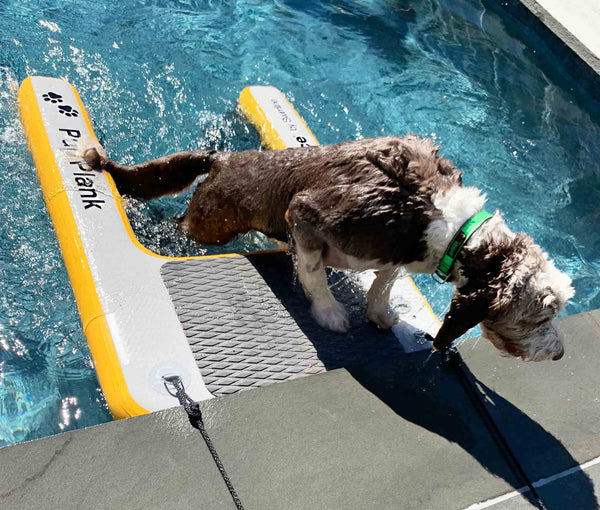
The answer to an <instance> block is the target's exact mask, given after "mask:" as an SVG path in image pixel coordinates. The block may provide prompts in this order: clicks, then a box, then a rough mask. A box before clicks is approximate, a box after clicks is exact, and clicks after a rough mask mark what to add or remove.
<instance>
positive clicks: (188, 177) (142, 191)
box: [83, 148, 216, 198]
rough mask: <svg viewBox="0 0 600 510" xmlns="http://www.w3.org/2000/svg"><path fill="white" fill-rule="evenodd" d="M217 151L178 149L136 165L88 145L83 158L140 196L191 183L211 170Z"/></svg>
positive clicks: (126, 190) (157, 194) (120, 187)
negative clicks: (102, 152)
mask: <svg viewBox="0 0 600 510" xmlns="http://www.w3.org/2000/svg"><path fill="white" fill-rule="evenodd" d="M215 154H216V151H189V152H177V153H175V154H171V155H170V156H165V157H163V158H158V159H153V160H151V161H146V162H145V163H140V164H137V165H133V166H122V165H119V164H117V163H115V162H114V161H111V160H110V159H107V158H106V157H104V156H102V155H101V154H100V153H99V152H98V151H97V150H96V149H95V148H91V149H87V150H86V151H84V153H83V159H84V160H85V162H86V163H87V165H88V166H89V167H90V168H91V169H92V170H98V171H100V170H106V171H107V172H108V173H109V174H110V175H111V176H112V178H113V179H114V180H115V184H116V185H117V188H118V190H119V192H120V193H123V194H125V195H130V196H132V197H137V198H157V197H160V196H163V195H168V194H170V193H177V192H178V191H182V190H184V189H186V188H187V187H189V186H191V185H192V183H193V182H194V181H195V180H196V177H198V176H199V175H201V174H205V173H208V172H209V171H210V168H211V166H212V163H213V157H214V155H215Z"/></svg>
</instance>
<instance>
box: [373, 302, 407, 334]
mask: <svg viewBox="0 0 600 510" xmlns="http://www.w3.org/2000/svg"><path fill="white" fill-rule="evenodd" d="M367 319H369V320H370V321H371V322H374V323H375V324H376V325H377V326H378V327H380V328H381V329H390V328H391V327H392V326H394V325H396V324H398V322H400V313H399V312H398V311H397V310H394V309H393V308H392V307H391V306H388V305H386V306H384V307H378V306H368V305H367Z"/></svg>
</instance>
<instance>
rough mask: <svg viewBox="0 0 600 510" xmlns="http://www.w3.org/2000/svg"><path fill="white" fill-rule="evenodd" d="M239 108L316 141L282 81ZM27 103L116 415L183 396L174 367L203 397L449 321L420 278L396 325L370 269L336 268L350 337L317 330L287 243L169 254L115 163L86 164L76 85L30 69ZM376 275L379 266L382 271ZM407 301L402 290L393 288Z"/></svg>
mask: <svg viewBox="0 0 600 510" xmlns="http://www.w3.org/2000/svg"><path fill="white" fill-rule="evenodd" d="M239 103H240V109H241V111H242V112H243V113H244V115H245V116H246V117H247V118H248V119H249V121H250V122H251V123H252V124H254V126H255V127H256V128H257V129H258V131H259V132H260V134H261V138H262V141H263V144H264V145H265V146H266V147H268V148H270V149H283V148H286V147H294V146H296V147H297V146H305V145H317V144H318V142H317V140H316V138H315V137H314V135H313V134H312V133H311V132H310V129H309V128H308V127H307V126H306V124H305V123H304V121H303V120H302V119H301V118H300V116H299V115H298V114H297V113H296V111H295V110H294V109H293V107H292V106H291V105H290V103H289V102H288V101H287V100H286V98H285V96H284V95H283V94H282V93H281V92H279V91H278V90H277V89H275V88H273V87H249V88H246V89H245V90H243V91H242V93H241V95H240V98H239ZM19 105H20V111H21V117H22V121H23V125H24V128H25V133H26V136H27V140H28V143H29V148H30V150H31V153H32V155H33V159H34V163H35V166H36V169H37V173H38V177H39V180H40V184H41V188H42V191H43V194H44V199H45V202H46V205H47V209H48V212H49V214H50V216H51V218H52V221H53V224H54V228H55V230H56V235H57V237H58V241H59V244H60V248H61V251H62V254H63V257H64V260H65V265H66V267H67V271H68V274H69V278H70V280H71V284H72V286H73V292H74V295H75V299H76V302H77V306H78V308H79V312H80V315H81V321H82V324H83V331H84V334H85V336H86V339H87V342H88V344H89V348H90V351H91V354H92V358H93V361H94V365H95V369H96V372H97V374H98V379H99V382H100V385H101V386H102V390H103V392H104V395H105V398H106V401H107V403H108V406H109V409H110V411H111V412H112V414H113V416H114V417H115V418H123V417H128V416H135V415H139V414H143V413H147V412H150V411H156V410H160V409H165V408H169V407H173V406H174V405H177V401H176V399H174V398H173V396H172V395H170V394H169V393H168V391H167V388H166V387H165V384H164V380H163V377H166V376H179V377H180V378H181V380H182V382H183V384H184V386H185V388H186V391H187V392H188V393H189V395H190V396H191V397H192V398H193V399H195V400H197V401H200V400H205V399H208V398H211V397H212V396H214V395H223V394H228V393H234V392H237V391H239V390H242V389H248V388H255V387H259V386H263V385H266V384H271V383H274V382H279V381H285V380H288V379H292V378H297V377H301V376H304V375H309V374H315V373H319V372H322V371H325V370H331V369H333V368H338V367H344V366H349V365H351V364H353V363H357V362H359V361H361V360H364V359H365V358H369V357H372V356H375V355H382V354H383V355H385V354H386V352H387V351H390V352H391V351H397V350H399V349H400V350H404V351H410V350H417V349H423V348H430V345H431V344H430V343H428V342H426V341H425V340H424V339H423V337H422V334H421V336H419V334H420V331H421V330H424V331H427V332H429V333H435V331H436V330H437V328H438V322H437V319H436V318H435V316H434V315H433V313H432V312H431V310H430V308H429V306H428V305H427V303H426V302H425V301H424V299H423V297H422V296H421V295H420V294H419V292H418V290H417V289H416V287H415V286H414V284H413V283H412V281H411V280H410V279H409V278H404V279H401V280H399V281H398V282H397V284H396V285H395V287H394V296H401V301H402V305H401V306H402V310H403V319H405V320H406V322H405V323H402V324H400V325H397V326H395V327H394V328H393V331H392V332H384V331H381V330H378V329H377V328H376V327H374V326H373V325H372V324H370V323H369V322H368V321H367V320H366V319H365V316H364V306H365V304H364V291H362V290H361V285H362V282H361V280H360V278H362V279H368V278H370V276H369V274H366V275H361V276H360V277H359V276H352V275H351V276H348V275H346V274H344V273H341V272H331V274H330V275H329V276H330V284H331V285H332V288H333V291H334V294H336V297H337V298H338V299H339V300H340V301H342V302H343V303H344V304H345V305H346V307H347V308H348V310H349V311H350V316H351V329H350V332H349V333H348V334H346V335H339V334H334V333H330V332H328V331H325V330H323V329H321V328H319V327H318V326H317V325H316V324H315V323H314V321H313V319H312V318H311V317H310V313H309V311H308V304H307V302H306V298H305V297H304V296H303V293H302V290H301V289H300V288H299V286H298V284H297V283H295V278H294V273H293V267H292V262H291V257H289V256H288V255H287V254H285V253H284V252H276V253H262V254H261V253H254V254H246V255H241V254H226V255H216V256H202V257H183V258H170V257H163V256H159V255H156V254H155V253H152V252H150V251H149V250H147V249H146V248H144V247H143V246H142V245H140V243H139V242H138V241H137V239H136V238H135V236H134V234H133V231H132V229H131V226H130V225H129V222H128V220H127V217H126V214H125V211H124V208H123V200H122V198H121V197H120V195H119V193H118V192H117V189H116V187H115V185H114V182H113V181H112V179H111V178H110V176H109V175H107V174H102V173H96V172H90V171H88V170H86V168H85V167H84V165H83V164H82V162H81V158H80V148H79V142H80V141H81V140H86V139H92V140H94V141H95V142H96V143H97V140H96V138H95V136H94V132H93V129H92V125H91V123H90V119H89V117H88V115H87V112H86V110H85V107H84V105H83V103H82V101H81V98H80V97H79V94H78V93H77V91H76V90H75V89H74V88H73V87H72V86H71V85H70V84H69V83H67V82H65V81H63V80H60V79H55V78H45V77H31V78H27V79H26V80H25V81H24V82H23V83H22V85H21V88H20V90H19ZM371 277H372V276H371ZM394 299H395V298H394Z"/></svg>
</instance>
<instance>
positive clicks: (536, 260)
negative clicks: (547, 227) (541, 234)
mask: <svg viewBox="0 0 600 510" xmlns="http://www.w3.org/2000/svg"><path fill="white" fill-rule="evenodd" d="M462 272H463V275H464V277H465V282H466V283H464V285H462V286H461V287H459V288H458V289H457V291H456V293H455V295H454V297H453V299H452V303H451V305H450V310H449V312H448V313H447V314H446V317H445V318H444V323H443V324H442V327H441V329H440V331H439V333H438V335H437V336H436V338H435V341H434V346H435V347H436V348H437V349H443V348H444V347H447V346H448V345H450V343H451V342H452V341H453V340H455V339H456V338H458V337H460V336H461V335H463V334H464V333H465V332H466V331H468V330H469V329H470V328H472V327H473V326H475V325H477V324H479V323H481V330H482V333H483V336H484V337H485V338H488V339H489V340H490V341H491V342H492V343H493V344H494V346H495V347H496V348H498V349H499V350H500V351H501V352H502V353H504V354H506V355H510V356H516V357H520V358H522V359H523V360H526V361H541V360H547V359H553V360H558V359H560V358H561V357H562V355H563V353H564V348H563V345H562V342H561V340H560V337H559V334H558V331H557V329H556V326H555V324H554V318H555V317H556V315H557V314H558V313H559V312H560V311H561V310H562V309H563V308H564V306H565V304H566V302H567V301H568V300H569V299H570V298H571V297H573V295H574V291H573V288H572V287H571V279H570V278H569V277H568V276H567V275H566V274H564V273H561V272H560V271H559V270H558V269H556V267H555V266H554V263H553V262H552V261H551V260H549V259H548V256H547V254H546V253H544V252H543V251H542V249H541V248H540V247H539V246H538V245H536V244H535V243H534V242H533V241H532V239H531V238H530V237H528V236H526V235H524V234H517V235H515V234H512V233H510V235H506V236H502V237H501V238H499V237H498V236H496V238H495V239H494V240H493V241H492V242H491V243H485V244H484V245H482V246H481V247H480V248H478V249H477V250H474V251H473V252H472V253H471V254H470V255H469V256H468V257H467V262H466V263H465V265H464V267H463V269H462Z"/></svg>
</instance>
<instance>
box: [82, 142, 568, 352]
mask: <svg viewBox="0 0 600 510" xmlns="http://www.w3.org/2000/svg"><path fill="white" fill-rule="evenodd" d="M438 151H439V147H437V146H435V145H434V143H433V142H432V141H431V140H429V139H426V138H421V137H418V136H415V135H412V134H409V135H407V136H406V137H403V138H399V137H391V136H390V137H385V138H374V139H368V140H358V141H354V142H346V143H340V144H337V145H325V146H320V147H308V148H301V149H287V150H281V151H246V152H238V153H236V152H217V151H191V152H180V153H176V154H172V155H170V156H166V157H164V158H160V159H156V160H153V161H148V162H146V163H141V164H138V165H134V166H131V167H125V166H121V165H118V164H116V163H114V162H112V161H110V160H108V159H106V158H105V157H104V156H103V155H101V154H99V152H98V151H97V150H96V149H94V148H91V149H88V150H86V151H85V152H84V159H85V160H86V162H87V163H88V165H89V166H90V168H92V169H94V170H105V171H107V172H109V173H110V174H111V175H112V177H113V178H114V180H115V182H116V184H117V187H118V189H119V191H120V192H121V193H123V194H126V195H131V196H135V197H140V198H155V197H159V196H161V195H165V194H168V193H175V192H178V191H181V190H183V189H185V188H187V187H189V186H190V185H191V184H193V182H194V181H195V180H196V178H197V177H198V176H199V175H202V174H206V173H208V176H207V177H206V179H205V180H204V181H203V182H202V183H201V184H200V185H199V186H198V188H197V189H196V191H195V192H194V195H193V197H192V199H191V203H190V205H189V208H188V209H187V211H186V213H185V216H184V217H183V218H182V219H181V220H180V221H181V223H180V225H181V228H182V229H183V230H184V231H185V232H187V233H188V234H189V235H190V236H192V237H194V238H196V239H197V240H198V241H199V242H201V243H208V244H223V243H226V242H228V241H230V240H231V239H233V238H234V237H235V236H237V235H239V234H242V233H244V232H248V231H249V230H258V231H260V232H263V233H264V234H266V235H267V236H270V237H274V238H276V239H280V240H282V241H287V240H288V234H291V236H292V239H293V242H294V243H295V249H296V253H297V270H298V278H299V280H300V282H301V283H302V286H303V288H304V291H305V293H306V295H307V297H308V299H309V300H310V302H311V310H312V313H313V316H314V318H315V320H316V321H317V322H318V323H319V324H320V325H321V326H322V327H324V328H327V329H331V330H334V331H339V332H344V331H346V330H347V328H348V318H347V314H346V311H345V309H344V307H343V306H342V305H341V304H340V303H339V302H338V301H336V300H335V298H334V297H333V295H332V294H331V291H330V290H329V287H328V285H327V279H326V274H325V267H326V266H330V267H336V268H347V269H352V270H358V271H362V270H365V269H375V270H377V273H376V274H377V276H376V279H375V281H374V283H373V285H372V287H371V288H370V290H369V291H368V293H367V317H368V318H369V319H370V320H372V321H373V322H374V323H376V324H377V325H379V326H380V327H382V328H390V327H391V326H393V325H394V324H395V323H396V322H397V321H398V316H397V314H396V313H395V312H394V311H393V310H392V309H391V308H390V306H389V297H390V291H391V288H392V284H393V281H394V279H395V278H396V276H397V275H398V273H399V271H400V268H401V267H404V268H406V269H407V270H408V271H410V272H414V273H433V272H434V271H435V268H436V266H437V264H438V262H439V261H440V259H441V257H442V255H443V253H444V251H445V250H446V247H447V245H448V243H449V242H450V241H451V239H452V237H453V236H454V234H455V233H456V232H457V231H458V230H459V229H460V227H461V226H462V224H463V223H464V222H465V221H466V220H467V219H469V218H470V217H471V216H472V215H474V214H475V213H477V212H478V211H480V210H481V209H482V208H483V205H484V202H485V195H483V194H482V193H481V192H480V191H479V190H478V189H477V188H475V187H463V186H462V182H461V175H462V174H461V172H460V171H458V170H456V169H455V167H454V165H453V164H452V163H451V162H450V161H448V160H446V159H445V158H443V157H442V156H440V155H439V154H438ZM449 281H451V282H452V283H453V285H454V287H455V294H454V297H453V298H452V303H451V306H450V310H449V312H448V313H447V314H446V316H445V318H444V322H443V324H442V327H441V329H440V330H439V332H438V334H437V336H436V338H435V340H434V347H435V348H437V349H443V348H445V347H447V346H448V345H450V343H451V342H452V341H453V340H455V339H457V338H458V337H460V336H461V335H463V334H464V333H465V332H466V331H468V330H469V329H470V328H472V327H473V326H475V325H477V324H479V323H481V328H482V332H483V335H484V336H485V337H487V338H488V339H490V340H491V341H492V342H493V344H494V345H495V346H496V347H497V348H498V349H500V350H501V351H502V352H503V353H506V354H510V355H512V356H519V357H521V358H523V359H524V360H536V361H538V360H544V359H560V358H561V357H562V355H563V352H564V351H563V346H562V343H561V340H560V338H559V335H558V333H557V330H556V329H555V326H554V324H553V319H554V317H555V316H556V314H557V313H558V312H559V311H560V310H561V309H562V308H563V307H564V305H565V303H566V302H567V300H568V299H569V298H571V297H572V296H573V294H574V291H573V289H572V287H571V280H570V279H569V277H568V276H567V275H565V274H563V273H561V272H560V271H558V270H557V269H556V267H555V266H554V264H553V263H552V261H551V260H549V259H548V256H547V255H546V254H545V253H544V252H543V251H542V250H541V248H540V247H539V246H538V245H536V244H535V243H534V242H533V240H532V239H531V238H530V237H528V236H527V235H525V234H515V233H513V232H511V231H510V230H509V229H508V227H507V226H506V224H505V223H504V221H503V219H502V217H501V215H500V214H499V213H498V212H497V213H496V214H495V215H494V216H493V217H492V218H491V219H490V220H488V221H487V222H485V223H484V224H483V225H482V226H481V227H480V228H479V229H478V230H477V231H476V233H475V234H474V235H473V236H472V237H471V238H470V239H469V241H468V243H467V244H466V245H465V247H464V248H463V250H462V252H461V254H460V256H459V259H458V261H457V263H456V264H455V265H454V267H453V270H452V273H451V275H450V278H449Z"/></svg>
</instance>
